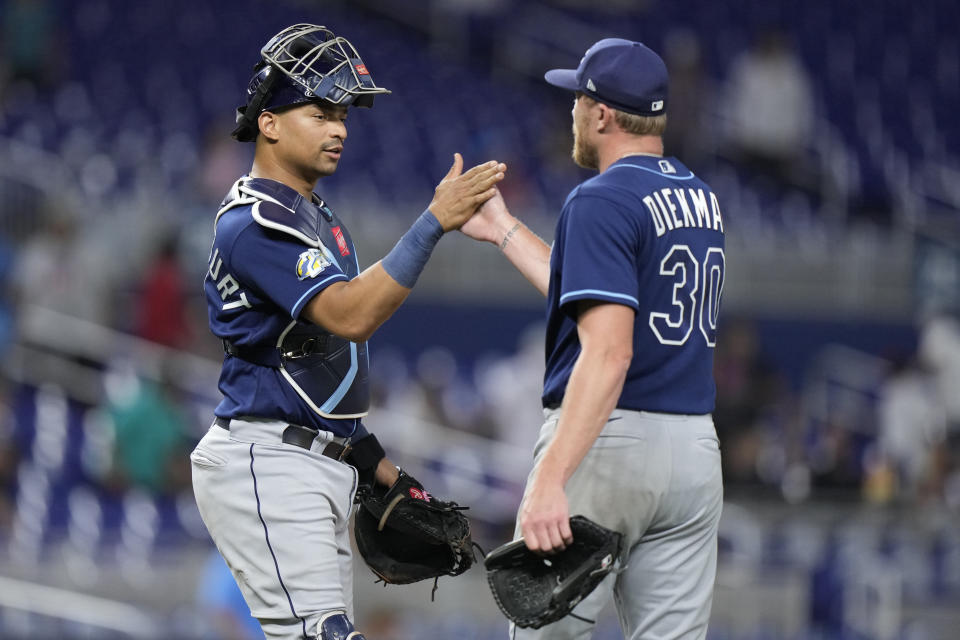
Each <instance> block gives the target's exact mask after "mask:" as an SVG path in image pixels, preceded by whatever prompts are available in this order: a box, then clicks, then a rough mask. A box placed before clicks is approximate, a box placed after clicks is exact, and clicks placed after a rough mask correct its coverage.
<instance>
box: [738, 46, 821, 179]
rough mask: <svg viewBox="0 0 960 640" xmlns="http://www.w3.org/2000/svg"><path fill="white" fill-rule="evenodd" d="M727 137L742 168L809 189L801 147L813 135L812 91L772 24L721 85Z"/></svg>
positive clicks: (807, 173)
mask: <svg viewBox="0 0 960 640" xmlns="http://www.w3.org/2000/svg"><path fill="white" fill-rule="evenodd" d="M725 92H726V96H725V101H726V110H727V116H728V117H729V119H730V122H729V124H730V131H729V136H730V142H731V144H732V145H733V152H734V154H735V159H736V160H737V161H738V162H739V163H740V164H741V165H742V166H743V167H744V168H745V169H747V170H748V171H750V172H751V173H754V174H756V175H761V176H766V177H768V178H772V179H773V180H774V181H775V183H777V184H780V185H783V184H786V185H793V186H798V187H802V188H805V189H810V190H812V189H813V188H814V187H815V184H814V182H813V180H812V178H811V175H810V171H811V170H810V168H809V167H808V166H806V160H805V157H804V150H805V149H806V148H807V147H808V146H809V140H810V136H811V135H813V115H814V113H813V94H812V89H811V86H810V78H809V76H808V74H807V70H806V68H805V67H804V65H803V63H802V62H801V61H800V59H799V58H798V57H797V55H796V53H795V52H794V50H793V49H792V48H791V46H790V45H789V44H788V42H787V40H786V39H785V37H784V35H783V34H782V33H780V32H779V31H777V30H775V29H768V30H765V31H762V32H761V33H760V34H759V35H758V36H757V38H756V41H755V43H754V45H753V46H752V47H751V48H750V49H749V50H748V51H746V52H744V53H742V54H740V56H738V57H737V58H735V59H734V61H733V63H732V65H731V66H730V70H729V73H728V75H727V86H726V89H725Z"/></svg>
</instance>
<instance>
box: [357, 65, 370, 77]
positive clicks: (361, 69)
mask: <svg viewBox="0 0 960 640" xmlns="http://www.w3.org/2000/svg"><path fill="white" fill-rule="evenodd" d="M353 68H354V69H356V70H357V73H358V74H359V75H361V76H368V75H370V72H369V71H367V65H365V64H355V65H353Z"/></svg>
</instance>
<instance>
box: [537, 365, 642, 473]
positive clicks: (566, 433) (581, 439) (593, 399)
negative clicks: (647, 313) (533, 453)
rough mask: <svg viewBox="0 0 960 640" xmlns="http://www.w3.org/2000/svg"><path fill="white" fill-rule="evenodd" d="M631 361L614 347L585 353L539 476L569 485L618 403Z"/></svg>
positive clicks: (566, 397) (568, 387) (565, 397)
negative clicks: (624, 357) (571, 477)
mask: <svg viewBox="0 0 960 640" xmlns="http://www.w3.org/2000/svg"><path fill="white" fill-rule="evenodd" d="M628 366H629V360H626V361H624V359H623V357H622V356H621V355H620V354H619V353H618V352H616V351H613V350H607V349H604V350H599V351H587V350H584V351H582V352H581V354H580V357H579V358H577V362H576V364H574V367H573V371H572V372H571V374H570V380H569V382H568V383H567V389H566V392H565V393H564V397H563V406H562V408H561V413H560V420H559V422H558V424H557V431H556V434H555V436H554V438H553V440H552V441H551V443H550V445H549V446H548V447H547V450H546V452H545V453H544V456H543V458H542V459H541V461H540V463H539V464H538V467H537V473H538V475H542V476H543V477H544V479H548V478H549V479H551V480H554V481H557V482H559V483H560V484H561V485H563V484H566V482H567V480H569V479H570V476H572V475H573V472H574V471H576V469H577V467H578V466H579V465H580V462H581V461H582V460H583V458H584V456H586V454H587V451H589V450H590V447H592V446H593V443H594V442H595V441H596V439H597V436H598V435H599V434H600V432H601V431H602V430H603V427H604V425H606V423H607V420H608V419H609V418H610V414H611V413H612V412H613V410H614V409H615V408H616V406H617V401H618V400H619V398H620V393H621V391H622V390H623V383H624V380H625V379H626V374H627V368H628Z"/></svg>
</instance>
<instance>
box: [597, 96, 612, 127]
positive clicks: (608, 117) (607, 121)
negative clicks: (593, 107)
mask: <svg viewBox="0 0 960 640" xmlns="http://www.w3.org/2000/svg"><path fill="white" fill-rule="evenodd" d="M597 109H598V112H597V121H596V125H595V126H596V130H597V133H605V132H608V131H610V130H611V127H612V126H613V122H614V115H615V113H614V111H613V109H611V108H610V107H608V106H607V105H605V104H603V103H602V102H598V103H597Z"/></svg>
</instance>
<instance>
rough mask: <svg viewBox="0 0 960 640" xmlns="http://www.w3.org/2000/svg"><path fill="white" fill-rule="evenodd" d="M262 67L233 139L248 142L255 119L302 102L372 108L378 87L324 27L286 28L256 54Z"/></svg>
mask: <svg viewBox="0 0 960 640" xmlns="http://www.w3.org/2000/svg"><path fill="white" fill-rule="evenodd" d="M260 56H261V58H262V59H261V61H260V62H259V63H258V64H257V66H256V67H255V68H254V76H253V78H252V79H251V80H250V84H249V85H248V86H247V104H246V105H243V106H241V107H239V108H238V109H237V128H236V129H235V130H234V131H233V137H234V138H236V139H237V140H240V141H241V142H249V141H251V140H253V139H254V138H256V135H257V122H256V121H257V117H258V116H259V115H260V114H261V113H262V112H264V111H272V110H275V109H279V108H282V107H287V106H291V105H295V104H301V103H306V102H315V101H323V102H326V103H329V104H335V105H343V106H348V105H354V106H358V107H372V106H373V98H374V96H375V95H377V94H379V93H390V92H389V91H388V90H387V89H384V88H382V87H378V86H377V85H376V84H375V83H374V81H373V77H372V76H371V75H370V72H369V71H368V70H367V67H366V65H365V64H364V63H363V60H362V59H361V58H360V54H359V53H357V50H356V49H355V48H354V46H353V45H352V44H350V42H349V41H348V40H347V39H346V38H341V37H337V36H335V35H334V34H333V32H332V31H330V30H329V29H327V28H326V27H322V26H317V25H312V24H296V25H293V26H291V27H287V28H286V29H284V30H283V31H281V32H280V33H278V34H277V35H275V36H274V37H273V38H271V39H270V41H269V42H267V44H266V45H264V47H263V48H262V49H261V50H260Z"/></svg>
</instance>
